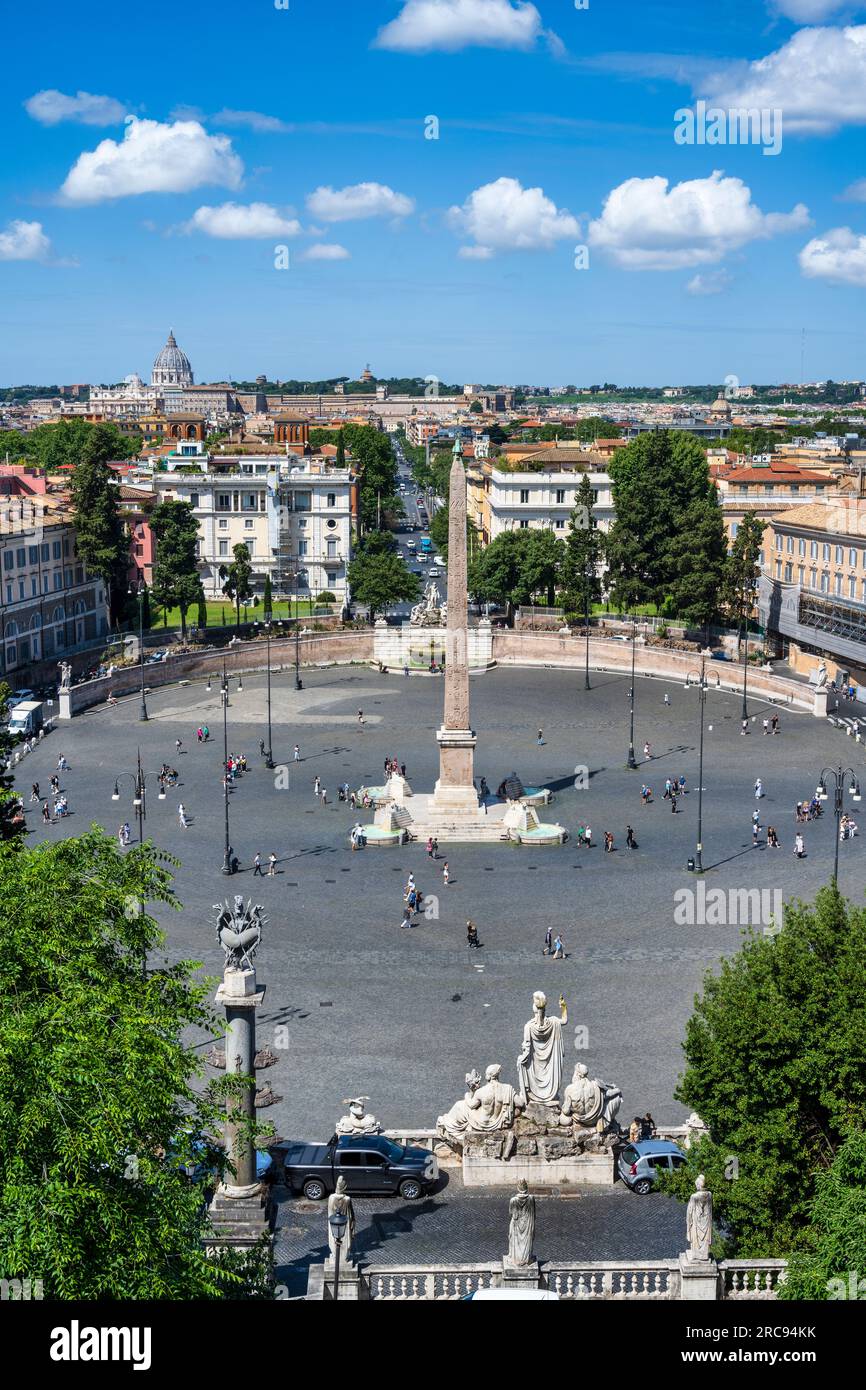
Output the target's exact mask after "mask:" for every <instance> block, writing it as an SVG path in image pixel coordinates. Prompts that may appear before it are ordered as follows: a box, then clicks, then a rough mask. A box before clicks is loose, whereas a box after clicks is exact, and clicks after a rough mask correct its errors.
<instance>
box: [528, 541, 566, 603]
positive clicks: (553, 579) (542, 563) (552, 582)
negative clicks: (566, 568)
mask: <svg viewBox="0 0 866 1390" xmlns="http://www.w3.org/2000/svg"><path fill="white" fill-rule="evenodd" d="M524 537H525V538H524V541H523V554H522V564H521V571H520V599H519V602H521V603H533V602H534V601H535V599H536V598H537V597H538V596H541V597H542V598H543V599H544V600H545V601H546V603H547V604H549V605H553V603H554V602H555V601H556V589H557V586H558V585H559V583H560V580H561V576H562V564H563V560H564V559H565V542H564V541H562V540H559V539H558V538H557V537H556V536H555V535H554V534H553V532H552V531H550V530H548V529H547V528H546V527H545V528H543V529H535V528H533V527H528V528H527V530H526V532H525V533H524Z"/></svg>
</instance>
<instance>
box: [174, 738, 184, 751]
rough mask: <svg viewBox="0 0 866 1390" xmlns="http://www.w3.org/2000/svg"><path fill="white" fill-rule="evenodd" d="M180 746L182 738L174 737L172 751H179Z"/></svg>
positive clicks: (181, 745) (181, 746)
mask: <svg viewBox="0 0 866 1390" xmlns="http://www.w3.org/2000/svg"><path fill="white" fill-rule="evenodd" d="M181 748H183V739H182V738H176V739H175V741H174V751H175V754H178V753H180V750H181Z"/></svg>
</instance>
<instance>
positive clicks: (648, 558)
mask: <svg viewBox="0 0 866 1390" xmlns="http://www.w3.org/2000/svg"><path fill="white" fill-rule="evenodd" d="M610 477H611V482H612V492H613V502H614V507H615V512H616V515H615V519H614V522H613V525H612V526H611V528H610V531H609V532H608V535H607V538H606V553H607V560H608V577H609V582H610V585H611V596H612V599H613V602H614V603H615V605H616V606H617V607H618V608H620V609H628V608H634V607H636V606H637V605H638V604H644V603H654V604H656V605H658V606H659V607H661V606H662V605H663V604H664V602H665V600H666V599H668V598H669V597H670V596H671V595H672V593H673V592H674V591H676V593H677V594H679V595H681V596H683V598H684V599H687V600H689V601H690V602H691V603H692V604H695V605H696V606H697V608H698V609H700V608H701V607H702V606H703V604H702V601H701V599H700V596H697V597H696V596H695V592H694V591H695V588H696V586H697V584H698V580H697V578H696V576H698V575H700V573H702V572H703V571H704V570H707V571H709V572H710V573H712V574H714V575H715V576H716V582H717V583H718V582H719V579H720V565H721V562H722V559H723V556H724V546H723V541H720V536H721V532H720V531H719V524H720V518H721V511H720V507H719V501H718V495H717V492H716V488H715V484H714V483H713V480H712V478H711V477H710V474H709V468H708V466H707V458H706V453H705V451H704V449H703V447H702V446H701V444H700V442H699V440H697V439H695V438H693V436H692V435H689V434H685V433H683V432H682V431H677V430H659V431H653V432H649V433H646V434H642V435H639V436H638V438H637V439H634V440H632V442H631V443H630V444H629V445H627V447H626V448H624V449H621V450H620V451H619V453H618V454H617V455H616V457H615V458H614V459H612V460H611V464H610ZM695 528H696V529H697V530H698V533H699V538H698V540H697V541H694V540H693V539H692V538H691V537H690V536H688V532H689V531H690V530H692V529H695ZM684 537H687V539H686V540H684V539H683V538H684Z"/></svg>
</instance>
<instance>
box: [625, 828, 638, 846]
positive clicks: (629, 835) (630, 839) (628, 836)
mask: <svg viewBox="0 0 866 1390" xmlns="http://www.w3.org/2000/svg"><path fill="white" fill-rule="evenodd" d="M625 843H626V848H627V849H637V844H636V843H635V838H634V830H633V829H632V827H631V826H630V825H627V826H626V828H625Z"/></svg>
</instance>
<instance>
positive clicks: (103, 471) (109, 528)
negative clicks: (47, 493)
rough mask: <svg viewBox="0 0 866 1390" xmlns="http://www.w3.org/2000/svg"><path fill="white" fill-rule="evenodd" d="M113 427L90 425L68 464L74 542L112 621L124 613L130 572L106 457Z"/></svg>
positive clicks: (111, 444)
mask: <svg viewBox="0 0 866 1390" xmlns="http://www.w3.org/2000/svg"><path fill="white" fill-rule="evenodd" d="M113 435H114V429H113V427H112V426H109V425H96V426H93V427H91V428H90V431H89V433H88V434H86V435H84V436H83V438H82V441H81V448H80V451H79V453H78V457H77V459H76V462H75V466H74V468H73V470H72V477H71V480H70V492H71V494H72V505H73V507H74V509H75V536H76V542H75V543H76V548H77V551H78V554H79V556H80V557H81V559H82V560H83V561H84V563H85V565H86V566H87V568H88V570H90V571H91V573H93V574H98V575H99V577H100V579H101V580H102V581H103V583H104V584H105V588H106V591H107V593H108V601H109V609H110V612H111V620H112V623H114V622H116V621H118V620H119V619H120V618H122V617H123V616H124V613H125V610H126V598H127V575H128V572H129V533H128V531H127V529H126V525H125V523H124V520H123V517H122V515H121V513H120V509H119V505H118V504H119V501H120V491H119V488H118V486H117V477H116V474H115V473H114V472H113V470H112V469H111V468H109V466H108V463H109V460H110V459H111V458H113V457H115V453H114V439H113Z"/></svg>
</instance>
